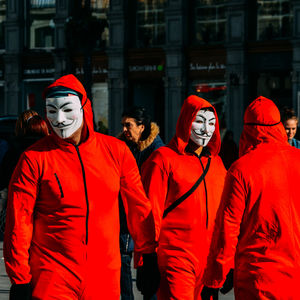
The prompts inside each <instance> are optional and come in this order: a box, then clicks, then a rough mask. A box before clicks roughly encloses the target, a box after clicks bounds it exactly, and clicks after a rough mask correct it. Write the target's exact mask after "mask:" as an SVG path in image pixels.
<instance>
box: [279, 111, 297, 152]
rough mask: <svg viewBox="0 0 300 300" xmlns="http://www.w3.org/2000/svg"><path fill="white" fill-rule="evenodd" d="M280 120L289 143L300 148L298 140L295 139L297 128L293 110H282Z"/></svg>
mask: <svg viewBox="0 0 300 300" xmlns="http://www.w3.org/2000/svg"><path fill="white" fill-rule="evenodd" d="M282 122H283V126H284V128H285V131H286V134H287V136H288V142H289V144H290V145H291V146H293V147H296V148H298V149H300V141H298V140H297V139H295V135H296V133H297V128H298V117H297V116H296V114H295V111H294V110H293V109H290V108H286V109H285V110H284V111H283V115H282Z"/></svg>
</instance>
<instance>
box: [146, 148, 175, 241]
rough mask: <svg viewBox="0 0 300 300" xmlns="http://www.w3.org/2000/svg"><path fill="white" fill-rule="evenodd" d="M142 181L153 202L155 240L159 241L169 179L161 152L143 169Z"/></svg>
mask: <svg viewBox="0 0 300 300" xmlns="http://www.w3.org/2000/svg"><path fill="white" fill-rule="evenodd" d="M142 181H143V184H144V188H145V191H146V194H147V196H148V198H149V199H150V201H151V205H152V211H153V216H154V222H155V240H156V241H158V240H159V235H160V228H161V223H162V217H163V213H164V209H165V201H166V197H167V193H168V186H169V184H168V181H169V177H168V174H167V171H166V168H165V167H164V164H163V160H162V159H161V158H160V153H159V152H157V151H156V152H154V153H153V155H152V156H150V158H149V159H148V160H147V161H146V162H145V163H144V165H143V167H142Z"/></svg>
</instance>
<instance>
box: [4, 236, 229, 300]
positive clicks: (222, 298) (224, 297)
mask: <svg viewBox="0 0 300 300" xmlns="http://www.w3.org/2000/svg"><path fill="white" fill-rule="evenodd" d="M0 254H1V255H0V257H1V259H0V300H8V298H9V288H10V281H9V279H8V277H7V274H6V272H5V266H4V260H3V242H2V241H0ZM132 277H133V292H134V299H135V300H143V297H142V295H141V293H140V292H139V291H138V290H137V289H136V284H135V278H136V270H135V269H132ZM183 300H184V299H183ZM219 300H234V295H233V291H231V292H230V293H229V294H227V295H221V294H220V295H219Z"/></svg>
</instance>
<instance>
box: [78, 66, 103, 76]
mask: <svg viewBox="0 0 300 300" xmlns="http://www.w3.org/2000/svg"><path fill="white" fill-rule="evenodd" d="M75 73H76V74H77V75H83V74H84V68H83V67H76V69H75ZM92 74H93V75H97V74H107V69H106V68H101V67H93V69H92Z"/></svg>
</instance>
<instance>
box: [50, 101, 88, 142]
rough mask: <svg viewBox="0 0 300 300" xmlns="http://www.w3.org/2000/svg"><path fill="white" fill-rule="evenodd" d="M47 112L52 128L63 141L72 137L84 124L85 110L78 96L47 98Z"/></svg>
mask: <svg viewBox="0 0 300 300" xmlns="http://www.w3.org/2000/svg"><path fill="white" fill-rule="evenodd" d="M46 112H47V119H48V120H49V122H50V124H51V127H52V128H53V130H54V131H55V133H56V134H57V135H58V136H59V137H61V138H63V139H66V138H68V137H70V136H71V135H72V134H73V133H74V132H75V131H76V130H77V129H78V128H80V126H81V124H82V122H83V110H82V108H81V102H80V99H79V97H77V96H73V95H72V96H66V97H59V98H46Z"/></svg>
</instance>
